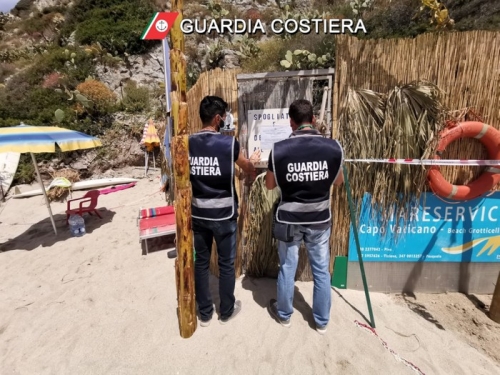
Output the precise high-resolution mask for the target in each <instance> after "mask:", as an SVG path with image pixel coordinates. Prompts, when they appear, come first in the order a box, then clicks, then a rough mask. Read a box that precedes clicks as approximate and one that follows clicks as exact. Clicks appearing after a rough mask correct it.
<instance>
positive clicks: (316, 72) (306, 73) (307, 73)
mask: <svg viewBox="0 0 500 375" xmlns="http://www.w3.org/2000/svg"><path fill="white" fill-rule="evenodd" d="M334 73H335V69H333V68H329V69H313V70H293V71H290V72H270V73H250V74H238V75H237V76H236V79H237V80H238V81H248V80H254V79H265V78H287V77H288V78H295V77H316V76H328V75H332V74H334ZM326 78H327V77H325V79H326Z"/></svg>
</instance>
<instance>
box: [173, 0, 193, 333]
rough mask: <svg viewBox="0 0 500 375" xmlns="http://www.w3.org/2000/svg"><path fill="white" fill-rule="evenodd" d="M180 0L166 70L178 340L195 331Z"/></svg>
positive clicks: (175, 6) (176, 9) (176, 8)
mask: <svg viewBox="0 0 500 375" xmlns="http://www.w3.org/2000/svg"><path fill="white" fill-rule="evenodd" d="M182 3H183V2H182V0H172V12H178V13H179V16H178V17H177V19H176V21H175V23H174V25H173V26H172V29H171V31H170V38H171V41H172V50H171V51H170V66H171V80H172V119H173V128H174V137H173V139H172V159H173V160H172V165H173V170H174V180H175V220H176V226H177V258H176V260H175V275H176V286H177V303H178V308H177V316H178V319H179V330H180V334H181V337H183V338H189V337H191V336H192V335H193V333H194V332H195V331H196V325H197V321H196V305H195V289H194V259H193V255H194V254H193V233H192V230H191V194H192V192H191V183H190V181H189V159H188V151H189V148H188V107H187V103H186V101H187V95H186V57H185V55H184V35H183V34H182V31H181V28H180V24H181V21H182V17H183V15H182V7H183V4H182Z"/></svg>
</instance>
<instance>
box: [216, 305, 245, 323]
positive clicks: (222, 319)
mask: <svg viewBox="0 0 500 375" xmlns="http://www.w3.org/2000/svg"><path fill="white" fill-rule="evenodd" d="M240 311H241V301H236V302H235V303H234V310H233V313H232V314H231V316H230V317H229V318H220V324H226V323H227V322H229V321H230V320H231V319H234V318H235V317H236V315H238V314H239V313H240Z"/></svg>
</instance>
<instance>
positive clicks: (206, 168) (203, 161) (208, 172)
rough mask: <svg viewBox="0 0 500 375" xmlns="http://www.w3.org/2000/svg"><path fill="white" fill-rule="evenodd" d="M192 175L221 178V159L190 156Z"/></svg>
mask: <svg viewBox="0 0 500 375" xmlns="http://www.w3.org/2000/svg"><path fill="white" fill-rule="evenodd" d="M189 163H190V165H191V174H192V175H195V176H221V173H220V166H219V158H217V157H207V156H198V157H197V156H190V157H189Z"/></svg>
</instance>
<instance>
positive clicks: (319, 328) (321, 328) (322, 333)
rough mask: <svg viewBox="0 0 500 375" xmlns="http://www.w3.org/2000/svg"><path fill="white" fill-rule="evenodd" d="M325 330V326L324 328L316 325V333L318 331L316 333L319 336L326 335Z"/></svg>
mask: <svg viewBox="0 0 500 375" xmlns="http://www.w3.org/2000/svg"><path fill="white" fill-rule="evenodd" d="M326 329H327V325H326V324H325V325H324V326H320V325H318V324H316V331H318V333H319V334H320V335H324V334H325V333H326Z"/></svg>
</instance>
